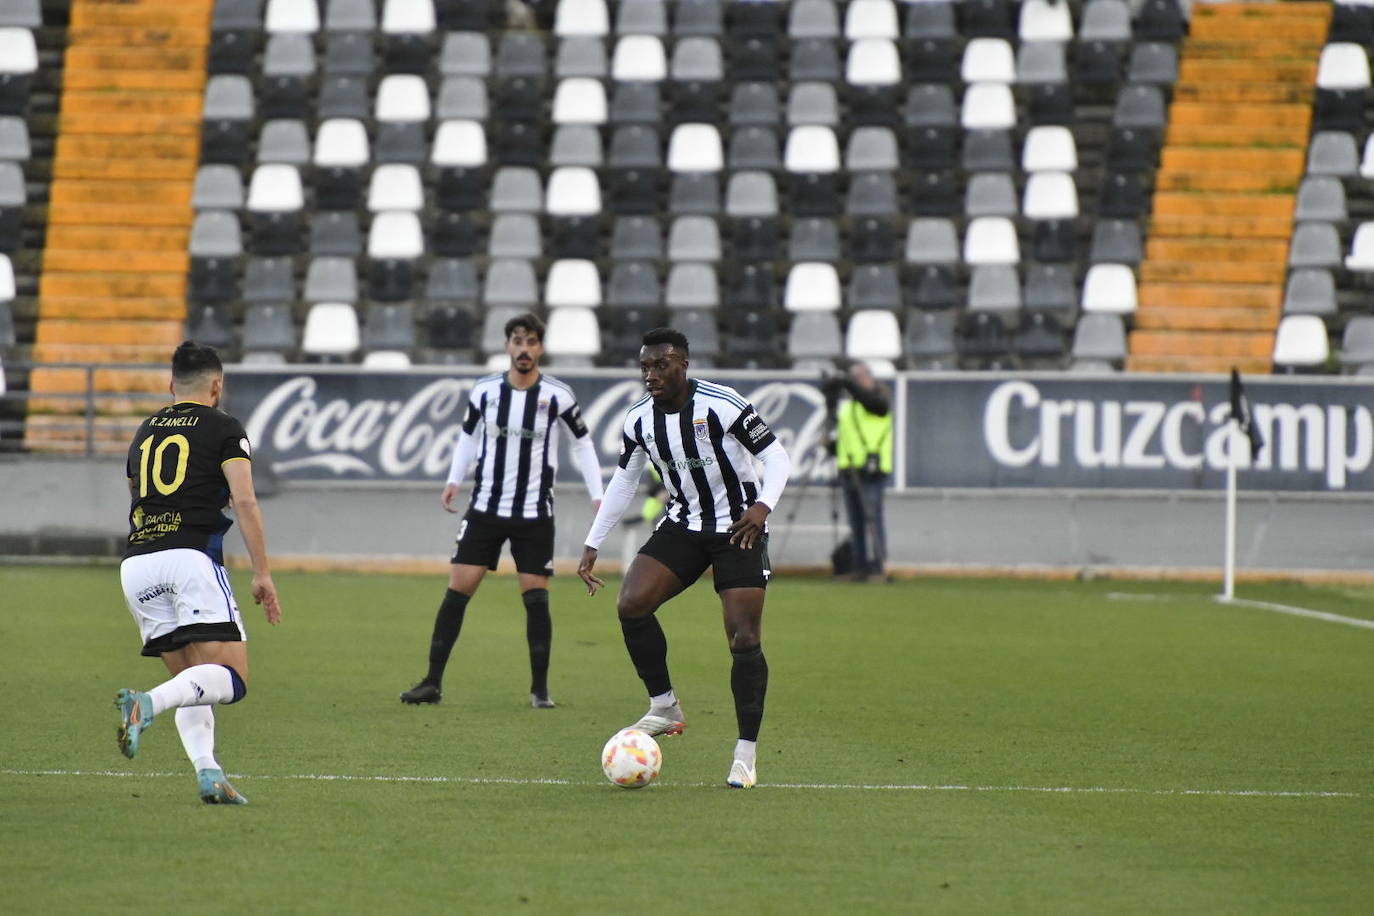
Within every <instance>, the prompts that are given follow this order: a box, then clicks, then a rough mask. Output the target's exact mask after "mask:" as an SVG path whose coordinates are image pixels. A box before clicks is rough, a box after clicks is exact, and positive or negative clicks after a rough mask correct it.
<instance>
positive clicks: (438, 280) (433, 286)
mask: <svg viewBox="0 0 1374 916" xmlns="http://www.w3.org/2000/svg"><path fill="white" fill-rule="evenodd" d="M480 291H481V284H480V283H479V282H478V280H477V268H476V267H475V266H474V265H473V263H472V261H470V260H468V259H466V258H437V259H435V260H434V262H433V263H432V264H430V268H429V276H428V277H427V278H426V279H425V294H424V298H425V301H427V302H444V303H463V304H465V305H467V304H471V303H475V302H477V300H478V297H479V294H480Z"/></svg>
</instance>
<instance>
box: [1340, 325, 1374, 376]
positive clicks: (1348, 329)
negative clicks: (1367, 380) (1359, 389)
mask: <svg viewBox="0 0 1374 916" xmlns="http://www.w3.org/2000/svg"><path fill="white" fill-rule="evenodd" d="M1340 362H1341V366H1342V368H1343V369H1345V371H1346V372H1353V371H1357V370H1360V369H1363V368H1366V367H1368V366H1370V365H1374V315H1356V316H1355V317H1353V318H1351V319H1350V321H1349V322H1348V323H1347V324H1346V326H1345V331H1344V332H1343V333H1342V335H1341V349H1340Z"/></svg>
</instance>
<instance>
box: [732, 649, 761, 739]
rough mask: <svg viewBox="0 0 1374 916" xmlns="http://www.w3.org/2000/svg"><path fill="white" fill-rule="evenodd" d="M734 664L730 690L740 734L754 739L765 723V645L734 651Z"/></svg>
mask: <svg viewBox="0 0 1374 916" xmlns="http://www.w3.org/2000/svg"><path fill="white" fill-rule="evenodd" d="M730 657H731V658H732V659H733V660H734V664H733V665H732V666H731V668H730V692H731V693H733V694H734V696H735V721H736V723H737V724H738V725H739V737H740V739H741V740H743V741H749V742H754V741H757V740H758V737H759V727H760V726H761V725H762V724H763V702H764V697H765V696H766V695H767V693H768V660H767V659H766V658H764V657H763V647H762V646H754V647H752V648H749V649H741V650H739V651H732V652H731V653H730Z"/></svg>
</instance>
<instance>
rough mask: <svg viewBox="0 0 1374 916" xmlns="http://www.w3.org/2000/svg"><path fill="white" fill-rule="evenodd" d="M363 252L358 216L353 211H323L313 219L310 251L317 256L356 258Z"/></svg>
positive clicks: (311, 222) (314, 215)
mask: <svg viewBox="0 0 1374 916" xmlns="http://www.w3.org/2000/svg"><path fill="white" fill-rule="evenodd" d="M362 250H363V241H362V232H361V230H360V229H359V228H358V216H357V214H356V213H354V212H353V211H351V210H346V211H345V210H332V211H331V210H322V211H319V212H317V213H315V214H313V216H312V217H311V221H310V251H311V253H312V254H317V255H340V256H343V257H354V256H356V255H358V254H361V253H362Z"/></svg>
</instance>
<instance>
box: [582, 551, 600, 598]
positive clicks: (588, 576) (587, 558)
mask: <svg viewBox="0 0 1374 916" xmlns="http://www.w3.org/2000/svg"><path fill="white" fill-rule="evenodd" d="M595 566H596V548H595V547H583V548H582V560H581V562H579V563H578V564H577V574H578V576H580V577H581V578H582V581H583V582H585V583H587V594H588V595H595V594H596V590H597V589H598V588H601V586H603V585H605V584H606V580H604V579H602V578H601V577H600V576H597V575H594V574H593V573H592V569H593V568H594V567H595Z"/></svg>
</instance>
